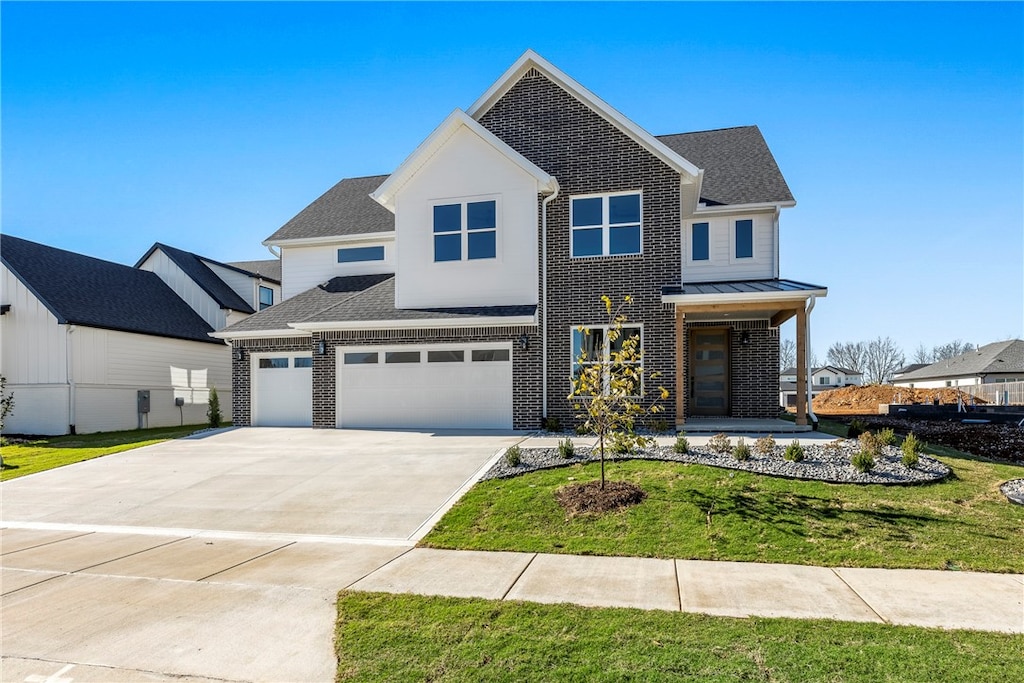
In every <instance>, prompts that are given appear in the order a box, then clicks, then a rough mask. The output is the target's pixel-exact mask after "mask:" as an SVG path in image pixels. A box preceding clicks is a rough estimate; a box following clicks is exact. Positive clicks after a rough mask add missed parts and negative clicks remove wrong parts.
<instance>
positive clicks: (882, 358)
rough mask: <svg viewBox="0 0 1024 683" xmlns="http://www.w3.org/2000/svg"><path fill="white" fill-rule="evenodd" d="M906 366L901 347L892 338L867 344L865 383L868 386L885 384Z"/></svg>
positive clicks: (880, 339)
mask: <svg viewBox="0 0 1024 683" xmlns="http://www.w3.org/2000/svg"><path fill="white" fill-rule="evenodd" d="M905 364H906V358H905V357H904V355H903V351H901V350H900V347H898V346H896V342H894V341H893V340H892V339H891V338H890V337H885V338H884V339H883V338H882V337H878V338H877V339H875V340H874V341H870V342H868V343H867V349H866V352H865V356H864V381H865V382H866V383H868V384H885V383H887V382H889V381H890V380H891V379H892V376H893V373H895V372H896V371H897V370H899V369H900V368H902V367H903V366H904V365H905Z"/></svg>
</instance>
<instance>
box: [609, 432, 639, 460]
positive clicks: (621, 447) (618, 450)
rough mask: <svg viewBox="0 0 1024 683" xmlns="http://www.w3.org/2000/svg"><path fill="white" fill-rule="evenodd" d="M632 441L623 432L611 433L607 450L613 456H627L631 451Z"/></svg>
mask: <svg viewBox="0 0 1024 683" xmlns="http://www.w3.org/2000/svg"><path fill="white" fill-rule="evenodd" d="M633 446H634V439H632V438H630V437H629V436H627V435H626V434H625V433H624V432H612V433H611V434H610V435H609V438H608V449H609V450H610V451H611V452H612V453H614V454H615V455H628V454H629V453H630V451H632V450H633Z"/></svg>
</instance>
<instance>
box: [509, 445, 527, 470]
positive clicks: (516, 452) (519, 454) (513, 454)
mask: <svg viewBox="0 0 1024 683" xmlns="http://www.w3.org/2000/svg"><path fill="white" fill-rule="evenodd" d="M522 461H523V449H521V448H520V447H519V445H518V444H517V445H515V446H509V447H508V450H506V451H505V462H506V463H508V465H509V466H510V467H519V463H521V462H522Z"/></svg>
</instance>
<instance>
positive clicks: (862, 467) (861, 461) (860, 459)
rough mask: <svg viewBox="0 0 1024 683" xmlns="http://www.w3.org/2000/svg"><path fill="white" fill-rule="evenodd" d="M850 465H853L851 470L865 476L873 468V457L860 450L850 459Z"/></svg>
mask: <svg viewBox="0 0 1024 683" xmlns="http://www.w3.org/2000/svg"><path fill="white" fill-rule="evenodd" d="M850 464H851V465H853V468H854V469H855V470H857V471H858V472H863V473H864V474H867V473H868V472H870V471H871V470H872V468H874V466H875V457H874V456H873V455H872V454H871V453H869V452H868V451H865V450H860V451H857V452H856V453H854V454H853V457H852V458H850Z"/></svg>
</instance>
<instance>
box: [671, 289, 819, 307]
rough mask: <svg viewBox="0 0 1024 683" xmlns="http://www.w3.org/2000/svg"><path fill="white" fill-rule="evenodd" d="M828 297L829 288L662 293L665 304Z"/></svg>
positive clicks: (771, 300)
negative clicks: (788, 290)
mask: <svg viewBox="0 0 1024 683" xmlns="http://www.w3.org/2000/svg"><path fill="white" fill-rule="evenodd" d="M811 296H815V297H826V296H828V289H826V288H822V289H805V290H800V291H795V292H794V291H790V292H728V293H725V292H723V293H719V294H662V295H661V302H662V303H663V304H695V305H697V304H747V303H761V302H764V303H766V304H768V303H772V302H776V301H784V302H797V301H805V300H806V299H807V298H808V297H811Z"/></svg>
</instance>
